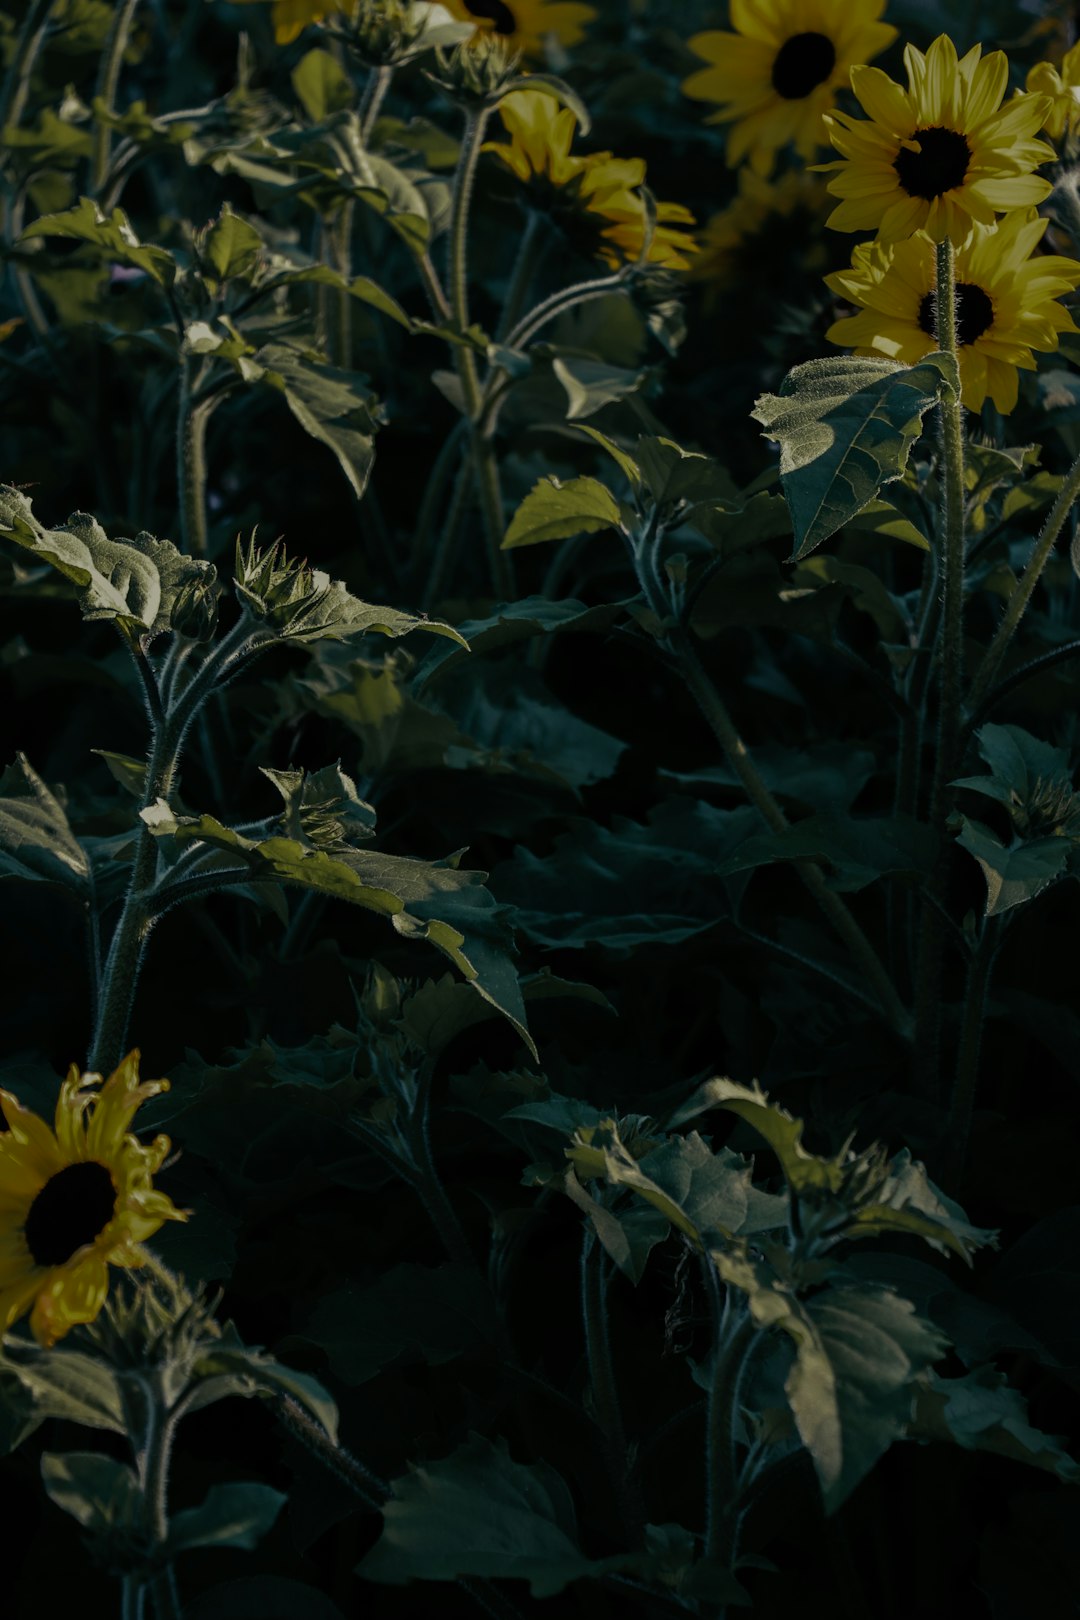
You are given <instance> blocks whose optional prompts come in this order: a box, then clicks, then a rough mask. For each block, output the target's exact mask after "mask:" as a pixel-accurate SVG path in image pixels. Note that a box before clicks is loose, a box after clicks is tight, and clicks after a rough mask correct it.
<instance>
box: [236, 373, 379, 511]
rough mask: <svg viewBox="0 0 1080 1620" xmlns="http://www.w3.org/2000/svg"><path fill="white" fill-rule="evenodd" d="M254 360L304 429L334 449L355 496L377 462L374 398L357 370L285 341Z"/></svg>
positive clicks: (262, 379) (376, 415)
mask: <svg viewBox="0 0 1080 1620" xmlns="http://www.w3.org/2000/svg"><path fill="white" fill-rule="evenodd" d="M255 362H256V364H257V365H259V366H261V367H262V368H263V371H262V376H261V378H260V381H262V382H263V383H266V384H268V385H269V386H270V387H272V388H277V389H279V390H280V391H281V393H283V394H284V396H285V403H286V404H287V405H288V407H289V409H290V411H291V412H292V414H293V416H294V417H295V418H296V420H297V421H298V422H299V424H300V426H301V427H302V428H303V429H304V432H305V433H309V434H310V435H311V437H312V438H313V439H318V440H319V442H320V443H321V444H325V445H326V446H327V448H328V449H329V450H331V451H332V452H333V454H334V456H335V457H336V458H337V462H338V465H339V466H340V467H341V470H342V472H343V473H344V474H345V477H346V478H347V479H348V481H349V483H350V484H351V486H352V489H353V493H354V494H355V495H356V497H357V499H358V500H359V498H360V497H361V496H362V495H363V493H364V490H365V489H366V488H367V481H368V478H369V477H370V476H371V469H372V466H373V465H374V462H375V431H376V428H377V426H378V420H379V418H378V407H377V405H376V402H375V397H374V395H373V394H372V393H371V392H370V390H368V389H367V388H366V387H365V386H364V384H363V382H362V381H361V379H360V376H359V374H358V373H357V372H354V371H341V370H339V369H338V367H336V366H331V365H329V364H327V362H326V361H325V360H323V359H322V358H321V357H320V356H319V355H317V354H314V353H312V352H311V351H309V350H305V349H300V348H295V347H293V346H292V345H291V344H285V343H267V344H265V345H264V346H263V348H261V349H259V350H258V351H257V353H256V355H255Z"/></svg>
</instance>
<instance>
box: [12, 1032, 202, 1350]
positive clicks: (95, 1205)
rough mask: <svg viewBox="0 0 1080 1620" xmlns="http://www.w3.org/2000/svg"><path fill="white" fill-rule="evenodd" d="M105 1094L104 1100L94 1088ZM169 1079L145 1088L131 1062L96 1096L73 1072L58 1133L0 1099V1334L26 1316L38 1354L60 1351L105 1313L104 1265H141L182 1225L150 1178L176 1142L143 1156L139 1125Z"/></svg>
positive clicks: (157, 1143) (159, 1141) (162, 1139)
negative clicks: (169, 1229)
mask: <svg viewBox="0 0 1080 1620" xmlns="http://www.w3.org/2000/svg"><path fill="white" fill-rule="evenodd" d="M98 1086H101V1090H100V1091H98V1090H97V1089H96V1088H97V1087H98ZM168 1087H169V1082H168V1081H167V1080H144V1081H141V1082H140V1080H139V1054H138V1052H132V1053H130V1054H129V1056H128V1057H126V1058H125V1059H124V1061H123V1062H122V1063H121V1064H120V1066H119V1068H118V1069H116V1070H115V1072H114V1073H113V1074H111V1075H110V1076H109V1078H108V1080H106V1082H105V1084H104V1085H103V1086H102V1085H101V1076H100V1075H99V1074H83V1075H80V1073H79V1071H78V1069H77V1068H76V1067H75V1066H74V1065H72V1067H71V1070H70V1072H69V1074H68V1077H67V1079H66V1080H65V1081H64V1083H63V1085H62V1086H61V1088H60V1096H59V1099H58V1101H57V1104H56V1118H55V1124H54V1125H53V1126H52V1127H50V1126H48V1125H46V1123H45V1122H44V1120H41V1119H39V1118H38V1116H37V1115H36V1114H34V1113H32V1112H31V1111H30V1109H28V1108H24V1107H23V1105H22V1104H21V1103H20V1102H19V1100H18V1098H16V1097H13V1096H12V1095H11V1093H10V1092H8V1091H0V1111H2V1112H3V1116H4V1119H5V1120H6V1122H7V1130H6V1131H0V1332H6V1330H7V1329H8V1328H9V1327H10V1326H11V1324H12V1323H13V1322H14V1321H16V1320H17V1319H18V1318H19V1317H20V1316H22V1315H24V1314H25V1313H26V1311H28V1310H31V1307H33V1309H32V1312H31V1316H30V1327H31V1329H32V1330H33V1333H34V1337H35V1338H36V1339H37V1340H38V1342H39V1344H43V1345H51V1344H55V1343H56V1341H57V1339H62V1338H63V1337H64V1335H65V1334H66V1333H68V1332H70V1330H71V1329H72V1328H73V1327H75V1326H76V1325H77V1324H78V1323H80V1322H92V1321H93V1320H94V1318H95V1317H96V1316H97V1314H98V1312H99V1311H100V1310H101V1307H102V1305H103V1304H104V1303H105V1295H106V1294H107V1292H108V1288H109V1266H110V1264H111V1265H114V1266H141V1265H143V1264H144V1263H145V1259H146V1256H145V1254H144V1253H143V1251H142V1250H141V1249H140V1247H139V1245H140V1244H141V1243H142V1242H143V1241H144V1240H145V1239H146V1238H148V1237H151V1236H152V1235H153V1233H155V1232H156V1231H157V1230H158V1228H159V1227H160V1226H161V1224H162V1222H163V1221H184V1220H186V1219H187V1215H186V1213H185V1212H184V1211H183V1210H179V1209H176V1208H175V1206H174V1205H173V1203H172V1201H171V1200H170V1199H169V1198H167V1197H166V1196H165V1194H164V1193H162V1192H158V1191H157V1190H156V1189H155V1187H154V1184H153V1177H154V1175H155V1174H156V1173H157V1171H158V1170H160V1169H161V1166H162V1163H163V1161H164V1159H165V1157H166V1155H167V1153H168V1151H169V1145H170V1144H169V1138H168V1137H167V1136H158V1137H156V1138H155V1139H154V1141H153V1142H151V1143H150V1145H149V1146H143V1144H142V1143H140V1142H139V1141H138V1140H137V1138H136V1137H134V1136H132V1135H130V1134H129V1127H130V1125H131V1121H132V1117H133V1116H134V1113H135V1110H136V1109H137V1108H138V1107H139V1105H140V1104H141V1103H143V1102H145V1101H146V1099H147V1098H148V1097H155V1096H157V1094H158V1093H159V1092H161V1091H167V1090H168Z"/></svg>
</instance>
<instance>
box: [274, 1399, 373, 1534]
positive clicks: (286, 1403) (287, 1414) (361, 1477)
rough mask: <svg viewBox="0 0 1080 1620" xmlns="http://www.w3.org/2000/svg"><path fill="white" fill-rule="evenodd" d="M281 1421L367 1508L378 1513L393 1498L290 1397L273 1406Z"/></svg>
mask: <svg viewBox="0 0 1080 1620" xmlns="http://www.w3.org/2000/svg"><path fill="white" fill-rule="evenodd" d="M271 1405H272V1406H273V1410H274V1412H275V1413H276V1414H277V1416H278V1418H279V1419H280V1420H281V1422H282V1423H283V1424H284V1425H285V1427H286V1428H287V1429H288V1430H289V1433H290V1434H292V1435H294V1436H295V1438H296V1439H297V1440H299V1441H300V1443H301V1445H303V1446H306V1447H307V1449H308V1451H310V1452H311V1454H312V1456H313V1457H317V1458H318V1460H319V1461H320V1462H321V1463H323V1464H324V1465H325V1467H327V1468H328V1469H329V1470H330V1472H331V1473H332V1474H336V1476H337V1477H338V1479H340V1480H342V1481H343V1482H344V1483H345V1484H346V1485H347V1486H348V1487H349V1489H350V1490H351V1491H353V1493H354V1494H355V1495H356V1496H358V1497H359V1498H360V1500H361V1501H362V1502H363V1503H364V1506H365V1507H368V1508H371V1509H372V1510H373V1511H377V1510H378V1509H379V1508H381V1507H382V1505H383V1503H384V1502H385V1501H386V1500H387V1499H388V1497H389V1496H390V1487H389V1485H387V1484H386V1482H385V1481H384V1480H381V1479H380V1478H379V1476H378V1474H375V1473H372V1471H371V1469H370V1468H367V1467H366V1466H365V1465H364V1464H363V1463H362V1462H361V1461H360V1460H359V1458H357V1457H354V1456H353V1455H352V1453H351V1452H349V1451H346V1450H345V1447H344V1446H340V1445H338V1444H337V1442H336V1441H334V1440H332V1439H331V1438H330V1436H329V1435H328V1434H327V1432H326V1430H325V1429H324V1428H323V1427H322V1425H321V1424H319V1423H316V1421H315V1419H314V1418H313V1417H312V1416H311V1414H310V1413H309V1412H307V1411H306V1410H305V1409H304V1407H302V1406H301V1405H300V1402H299V1401H294V1400H293V1399H292V1397H291V1396H290V1395H282V1396H280V1397H278V1398H277V1399H275V1400H273V1401H272V1402H271Z"/></svg>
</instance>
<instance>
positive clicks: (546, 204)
mask: <svg viewBox="0 0 1080 1620" xmlns="http://www.w3.org/2000/svg"><path fill="white" fill-rule="evenodd" d="M499 115H500V117H501V118H502V121H503V124H504V125H505V127H506V130H507V132H508V133H509V135H510V143H509V145H507V144H506V142H499V141H492V142H489V143H488V144H487V145H486V146H485V148H484V150H485V151H486V152H491V153H492V154H493V155H494V156H495V157H497V158H499V159H500V161H501V162H503V163H505V164H506V166H507V168H508V169H510V170H512V171H513V173H514V174H515V175H516V176H517V178H518V179H519V180H521V181H522V182H524V183H525V184H526V185H528V186H529V187H530V190H531V192H532V200H533V202H534V203H535V205H536V206H537V208H539V209H543V210H547V211H549V212H550V213H551V214H552V215H553V216H554V218H555V219H556V221H557V223H558V224H559V225H560V226H561V227H562V228H563V229H564V230H565V231H566V234H567V235H568V236H570V237H571V238H572V239H574V240H576V241H577V242H578V243H579V244H580V245H581V246H582V247H583V248H585V249H586V250H587V251H589V252H592V253H594V254H595V255H596V256H597V257H599V258H601V259H603V260H604V261H605V262H606V263H608V264H611V265H617V264H619V263H621V262H622V261H623V260H624V259H637V258H639V257H640V255H641V253H642V251H643V249H644V246H645V238H646V231H647V226H648V220H647V214H646V208H645V200H644V198H643V197H642V195H641V190H640V188H641V186H642V185H643V184H644V181H645V163H644V160H643V159H641V158H618V157H615V156H614V155H613V154H612V153H611V152H594V153H589V154H586V155H583V156H578V155H575V154H573V153H571V150H570V148H571V145H572V143H573V139H574V133H575V131H576V129H577V120H576V119H575V117H574V114H573V113H572V112H571V111H570V109H569V108H568V107H562V106H560V105H559V103H558V102H557V101H556V100H555V98H554V97H553V96H550V95H547V94H545V93H544V92H543V91H540V90H515V91H513V92H512V93H511V94H510V95H508V96H506V97H505V98H504V99H503V100H502V101H501V102H500V103H499ZM693 224H694V216H693V214H691V212H690V211H689V209H687V208H684V207H683V206H682V204H681V203H666V202H660V203H657V205H656V228H655V231H654V233H653V238H652V241H651V243H650V245H649V253H648V262H649V263H650V264H659V265H664V266H666V267H667V268H668V269H671V270H685V269H686V268H687V265H688V264H689V259H688V258H687V255H688V254H691V253H693V252H695V251H696V247H697V244H696V242H695V240H694V238H693V236H692V235H690V234H689V232H688V231H687V230H685V229H683V228H682V227H684V226H692V225H693Z"/></svg>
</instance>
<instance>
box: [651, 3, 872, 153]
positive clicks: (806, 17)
mask: <svg viewBox="0 0 1080 1620" xmlns="http://www.w3.org/2000/svg"><path fill="white" fill-rule="evenodd" d="M884 10H885V0H731V22H732V26H733V27H734V28H735V30H736V32H735V33H733V34H728V33H721V32H718V31H715V30H714V31H710V32H708V33H705V34H695V35H694V37H693V39H691V41H690V49H691V50H692V51H694V52H696V54H697V55H698V56H700V57H703V58H704V59H705V61H706V62H708V63H709V64H710V65H709V66H708V67H707V68H702V69H700V71H699V72H697V73H692V74H691V75H690V77H689V78H688V79H686V80H685V81H684V83H683V94H684V95H687V96H691V97H693V99H694V100H695V101H717V102H720V103H722V105H721V108H720V111H719V112H716V113H713V114H712V115H711V117H710V118H709V120H708V122H709V123H712V124H718V123H730V124H731V125H732V129H731V133H730V135H729V136H728V143H727V157H728V162H729V163H731V164H732V165H734V164H737V163H741V162H742V161H743V160H744V159H745V158H749V160H750V164H751V166H752V168H753V169H754V170H755V172H756V173H758V174H762V175H768V174H770V173H771V172H772V166H773V160H774V158H775V155H776V153H777V152H778V151H779V149H780V148H781V147H784V146H786V145H787V144H788V142H789V141H794V142H795V149H796V151H797V152H798V153H799V155H800V157H803V158H810V157H813V155H814V152H815V150H816V148H817V147H819V146H826V145H827V144H828V136H827V135H826V133H825V129H824V126H823V125H822V121H821V119H822V114H823V113H827V112H828V111H829V109H830V108H831V107H833V106H834V105H835V103H836V92H837V91H838V90H840V89H846V88H847V84H848V73H849V71H850V69H851V68H852V67H853V66H854V65H855V63H856V62H866V61H869V59H870V58H871V57H872V56H877V55H878V53H879V52H880V51H883V50H884V49H885V47H886V46H887V45H891V44H892V42H893V40H894V39H895V38H896V29H895V28H893V27H891V26H890V24H888V23H883V22H881V21H879V19H880V17H881V14H882V12H883V11H884Z"/></svg>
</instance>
